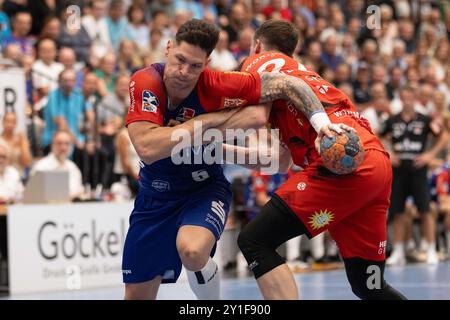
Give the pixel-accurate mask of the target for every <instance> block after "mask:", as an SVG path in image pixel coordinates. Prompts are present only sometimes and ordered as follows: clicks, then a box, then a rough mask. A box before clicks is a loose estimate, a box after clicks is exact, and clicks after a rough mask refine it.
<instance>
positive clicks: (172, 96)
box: [166, 87, 194, 110]
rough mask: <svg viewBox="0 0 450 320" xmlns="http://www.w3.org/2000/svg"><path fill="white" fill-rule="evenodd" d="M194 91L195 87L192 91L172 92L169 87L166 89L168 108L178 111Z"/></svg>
mask: <svg viewBox="0 0 450 320" xmlns="http://www.w3.org/2000/svg"><path fill="white" fill-rule="evenodd" d="M193 89H194V87H193V88H191V89H185V90H182V91H176V90H174V89H172V90H171V89H170V88H169V87H166V90H167V98H168V108H169V109H171V110H174V109H176V108H177V107H178V106H179V105H180V104H181V103H182V102H183V101H184V100H185V99H186V98H187V97H188V96H189V94H190V93H191V92H192V90H193Z"/></svg>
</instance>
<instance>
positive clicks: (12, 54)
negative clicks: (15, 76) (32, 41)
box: [3, 43, 23, 66]
mask: <svg viewBox="0 0 450 320" xmlns="http://www.w3.org/2000/svg"><path fill="white" fill-rule="evenodd" d="M22 56H23V54H22V51H21V50H20V47H19V45H17V44H16V43H10V44H8V45H7V46H6V47H5V48H4V50H3V57H4V58H5V59H9V60H11V61H12V63H14V64H15V65H16V66H19V65H20V60H21V58H22Z"/></svg>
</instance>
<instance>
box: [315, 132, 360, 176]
mask: <svg viewBox="0 0 450 320" xmlns="http://www.w3.org/2000/svg"><path fill="white" fill-rule="evenodd" d="M331 132H332V133H333V137H332V138H329V137H327V136H324V137H323V138H322V140H321V141H320V156H321V157H322V160H323V163H324V165H325V167H326V168H327V169H328V170H330V171H331V172H334V173H336V174H349V173H352V172H353V171H355V170H356V168H358V166H359V165H360V164H361V162H363V160H364V147H363V145H362V142H361V139H360V138H359V136H358V134H357V133H356V132H354V131H346V130H343V133H341V134H337V133H336V132H335V131H331Z"/></svg>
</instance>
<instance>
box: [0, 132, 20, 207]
mask: <svg viewBox="0 0 450 320" xmlns="http://www.w3.org/2000/svg"><path fill="white" fill-rule="evenodd" d="M10 156H11V150H10V148H9V146H8V144H6V143H5V142H4V141H2V140H0V204H2V205H4V204H10V203H14V202H17V201H20V200H21V199H22V196H23V185H22V181H21V178H20V174H19V172H18V171H17V169H16V168H14V167H13V166H10V165H9V161H10Z"/></svg>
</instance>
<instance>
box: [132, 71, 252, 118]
mask: <svg viewBox="0 0 450 320" xmlns="http://www.w3.org/2000/svg"><path fill="white" fill-rule="evenodd" d="M163 74H164V65H163V64H153V65H151V66H150V67H147V68H144V69H141V70H139V71H137V72H136V73H135V74H134V75H133V76H132V78H131V81H130V87H129V91H130V108H129V110H128V114H127V117H126V121H125V123H126V125H128V124H130V123H132V122H135V121H149V122H153V123H156V124H158V125H160V126H163V125H165V124H166V123H167V122H168V121H169V120H170V119H176V120H179V121H181V122H183V121H187V120H189V119H191V118H193V117H194V116H198V115H200V114H202V113H205V112H213V111H217V110H219V109H222V108H229V107H240V106H244V105H254V104H258V102H259V98H260V94H261V79H260V78H259V75H258V74H257V73H248V72H217V71H213V70H210V69H205V71H204V72H202V74H201V75H200V78H199V80H198V82H197V85H196V86H195V88H194V90H193V91H192V93H191V94H190V95H189V96H188V97H186V99H185V100H184V101H183V102H182V103H181V104H180V105H179V106H177V108H176V109H175V110H169V109H168V108H167V94H166V90H165V88H164V82H163ZM174 112H176V114H173V113H174Z"/></svg>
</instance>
